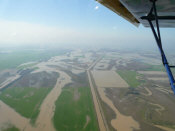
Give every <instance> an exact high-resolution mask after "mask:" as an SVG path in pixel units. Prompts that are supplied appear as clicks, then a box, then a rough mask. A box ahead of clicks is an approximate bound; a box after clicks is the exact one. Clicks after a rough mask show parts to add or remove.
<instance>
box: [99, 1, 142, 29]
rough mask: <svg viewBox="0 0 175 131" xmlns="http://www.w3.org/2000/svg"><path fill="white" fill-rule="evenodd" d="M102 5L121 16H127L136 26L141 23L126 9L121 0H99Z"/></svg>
mask: <svg viewBox="0 0 175 131" xmlns="http://www.w3.org/2000/svg"><path fill="white" fill-rule="evenodd" d="M97 1H98V2H99V3H101V4H102V5H104V6H106V7H107V8H109V9H111V10H112V11H114V12H115V13H117V14H118V15H120V16H121V17H123V18H125V19H126V20H128V21H129V22H131V23H132V24H134V25H135V26H138V25H139V23H140V22H139V21H138V20H137V19H136V18H135V17H134V16H133V15H132V14H131V13H130V12H129V11H128V9H126V8H125V7H124V6H123V5H122V3H121V2H120V1H119V0H97Z"/></svg>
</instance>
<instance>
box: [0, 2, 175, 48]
mask: <svg viewBox="0 0 175 131" xmlns="http://www.w3.org/2000/svg"><path fill="white" fill-rule="evenodd" d="M174 34H175V29H162V35H163V37H164V39H163V40H164V41H166V42H167V43H169V44H172V43H173V42H175V38H174ZM154 42H155V41H154V39H153V36H152V32H151V30H150V29H149V28H144V27H142V26H140V27H139V28H137V27H135V26H133V25H132V24H130V23H128V22H127V21H126V20H124V19H123V18H121V17H119V16H118V15H116V14H115V13H113V12H112V11H110V10H109V9H107V8H105V7H103V6H102V5H100V4H99V3H97V2H95V0H0V45H5V44H11V45H13V44H42V43H43V44H44V43H55V44H65V43H66V44H68V43H73V44H75V43H76V44H99V45H100V44H102V45H103V44H106V45H107V44H114V43H115V44H119V43H121V44H123V45H126V46H128V45H133V44H136V45H141V44H144V45H145V46H147V45H149V44H152V43H153V44H155V43H154Z"/></svg>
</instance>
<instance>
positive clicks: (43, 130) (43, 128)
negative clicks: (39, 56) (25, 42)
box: [0, 62, 71, 131]
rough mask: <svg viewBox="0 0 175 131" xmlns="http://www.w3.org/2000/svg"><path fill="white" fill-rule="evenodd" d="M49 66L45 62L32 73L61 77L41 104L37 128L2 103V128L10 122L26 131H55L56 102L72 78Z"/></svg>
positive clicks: (38, 65)
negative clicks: (54, 73) (55, 74)
mask: <svg viewBox="0 0 175 131" xmlns="http://www.w3.org/2000/svg"><path fill="white" fill-rule="evenodd" d="M48 64H49V65H50V64H51V63H48V62H43V63H40V64H37V65H36V67H38V68H39V69H37V70H35V71H34V72H32V73H37V72H43V71H47V72H49V73H51V72H57V73H59V75H60V76H59V78H58V79H57V82H56V85H55V87H54V88H53V89H52V90H51V91H50V93H49V94H48V95H47V96H46V98H45V99H44V101H43V103H42V104H41V107H40V113H39V116H38V118H37V120H36V126H35V127H32V126H31V124H30V122H29V121H30V120H29V119H26V118H24V117H23V116H21V115H20V114H18V113H17V112H15V111H14V110H13V109H12V108H11V107H9V106H7V105H6V104H4V103H3V102H1V101H0V114H1V116H0V117H1V119H0V127H2V125H4V124H5V123H7V122H8V123H10V124H12V125H14V126H15V127H17V128H19V129H20V130H25V131H54V130H55V129H54V126H53V123H52V118H53V115H54V110H55V101H56V100H57V98H58V97H59V95H60V94H61V91H62V88H63V87H64V86H65V85H66V84H68V83H70V82H71V78H70V77H69V76H68V75H67V74H66V73H64V72H63V71H60V70H57V69H54V68H50V67H48V66H47V65H48ZM15 78H17V77H15ZM2 118H3V119H2Z"/></svg>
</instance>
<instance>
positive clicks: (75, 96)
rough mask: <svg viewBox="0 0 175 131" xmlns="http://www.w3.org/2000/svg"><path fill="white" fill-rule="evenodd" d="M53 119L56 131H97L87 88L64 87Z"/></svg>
mask: <svg viewBox="0 0 175 131" xmlns="http://www.w3.org/2000/svg"><path fill="white" fill-rule="evenodd" d="M55 105H56V109H55V114H54V117H53V122H54V126H55V128H56V129H57V130H58V131H60V130H61V131H70V130H71V131H80V130H81V131H98V124H97V119H96V114H95V112H94V109H93V108H94V107H93V101H92V97H91V92H90V88H89V87H80V88H76V87H75V88H73V87H64V88H63V90H62V93H61V95H60V97H59V98H58V100H57V101H56V102H55Z"/></svg>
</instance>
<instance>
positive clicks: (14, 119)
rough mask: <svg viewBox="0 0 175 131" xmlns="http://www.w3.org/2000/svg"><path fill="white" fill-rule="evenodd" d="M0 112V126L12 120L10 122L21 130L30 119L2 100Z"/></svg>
mask: <svg viewBox="0 0 175 131" xmlns="http://www.w3.org/2000/svg"><path fill="white" fill-rule="evenodd" d="M0 114H1V116H0V127H2V126H3V125H4V124H6V123H9V122H10V124H12V125H14V126H15V127H17V128H19V129H20V130H23V129H24V128H25V125H26V124H27V123H29V121H30V120H29V119H27V118H25V117H23V116H21V115H20V114H18V113H17V112H16V111H15V110H13V109H12V108H11V107H9V106H8V105H6V104H5V103H3V102H2V101H0Z"/></svg>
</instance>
